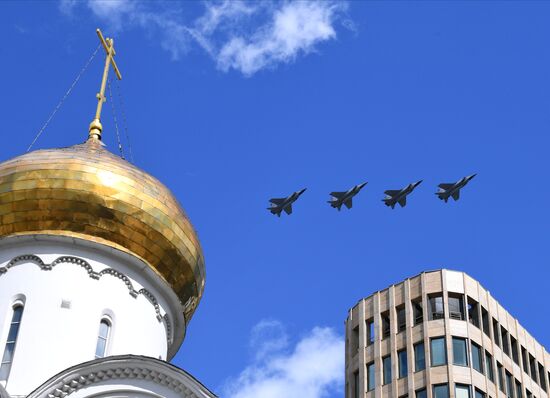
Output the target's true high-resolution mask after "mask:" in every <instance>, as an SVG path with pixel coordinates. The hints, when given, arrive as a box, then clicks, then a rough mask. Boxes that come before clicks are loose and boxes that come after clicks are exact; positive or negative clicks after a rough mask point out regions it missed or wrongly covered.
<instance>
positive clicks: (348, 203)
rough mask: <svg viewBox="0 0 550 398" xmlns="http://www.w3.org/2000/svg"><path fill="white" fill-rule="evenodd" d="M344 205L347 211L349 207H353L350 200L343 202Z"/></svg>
mask: <svg viewBox="0 0 550 398" xmlns="http://www.w3.org/2000/svg"><path fill="white" fill-rule="evenodd" d="M344 204H345V205H346V207H347V208H348V209H351V207H352V206H353V202H352V200H351V198H349V199H348V200H346V201H345V202H344Z"/></svg>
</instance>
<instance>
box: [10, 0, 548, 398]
mask: <svg viewBox="0 0 550 398" xmlns="http://www.w3.org/2000/svg"><path fill="white" fill-rule="evenodd" d="M0 10H1V12H2V15H3V17H4V18H3V19H4V23H3V24H2V25H0V33H1V35H2V37H3V38H4V40H2V43H1V44H0V56H1V57H2V59H3V60H4V62H2V66H1V71H2V75H3V76H5V77H8V78H7V79H6V78H5V79H4V81H3V90H4V95H3V96H2V97H1V98H0V106H1V109H3V111H4V112H3V117H2V121H3V123H4V126H3V137H4V140H3V143H2V144H3V145H2V151H1V153H0V155H1V158H2V159H8V158H10V157H13V156H16V155H18V154H21V153H23V152H24V151H25V150H26V148H27V147H28V145H29V144H30V142H31V141H32V140H33V138H34V136H35V135H36V133H37V132H38V130H39V129H40V127H41V126H42V124H43V123H44V121H45V120H46V119H47V117H48V115H49V113H50V112H51V110H53V108H54V107H55V105H56V104H57V102H58V101H59V99H60V98H61V97H62V96H63V94H64V93H65V91H66V90H67V88H68V87H69V85H70V84H71V83H72V81H73V79H74V77H75V76H76V75H77V73H78V72H79V71H80V69H81V68H82V66H83V64H84V63H85V62H86V60H87V59H88V58H89V56H90V54H91V53H92V52H93V50H94V49H95V48H96V46H97V38H96V36H95V32H94V30H95V28H96V27H98V26H100V27H102V28H103V30H104V32H105V33H106V34H108V35H112V34H114V35H115V47H116V48H117V62H118V65H119V67H120V69H121V71H122V73H123V76H124V79H123V81H122V82H121V83H120V88H121V91H122V94H123V98H124V105H125V113H126V118H127V126H128V133H129V135H130V139H131V142H132V151H133V154H134V158H135V164H136V165H138V166H139V167H141V168H143V169H145V170H147V171H148V172H150V173H151V174H153V175H155V176H156V177H158V178H159V179H160V180H161V181H163V182H164V183H165V184H166V185H168V186H169V187H170V188H171V189H172V190H173V192H174V193H175V195H176V196H177V197H178V198H179V200H180V201H181V203H182V205H183V206H184V207H185V209H186V210H187V212H188V214H189V216H190V218H191V220H192V222H193V224H194V225H195V227H196V229H197V230H198V233H199V236H200V239H201V242H202V245H203V248H204V252H205V257H206V266H207V284H206V291H205V295H204V298H203V300H202V302H201V305H200V306H199V309H198V311H197V313H196V315H195V317H194V319H193V321H192V322H191V325H190V327H189V330H188V335H187V339H186V341H185V343H184V344H183V346H182V348H181V350H180V352H179V353H178V355H177V356H176V358H175V359H174V363H175V364H177V365H178V366H180V367H183V368H185V369H186V370H188V371H189V372H191V373H192V374H193V375H195V376H196V377H197V378H199V379H200V380H201V381H202V382H204V383H205V384H206V385H207V386H209V387H210V388H212V389H213V390H214V391H216V392H218V393H223V392H225V393H226V394H224V395H226V396H233V397H238V398H244V397H248V396H250V395H246V394H247V390H246V388H249V387H250V388H253V387H254V388H256V387H257V384H254V383H256V382H257V383H261V381H262V380H259V379H252V380H250V379H246V377H245V376H243V373H242V372H243V371H245V370H248V371H249V372H248V374H255V373H254V372H256V373H257V374H264V375H265V374H267V375H268V377H269V376H272V378H273V379H274V380H275V381H277V382H279V387H280V388H285V386H286V387H288V386H291V387H292V380H293V373H292V372H293V371H296V370H295V369H294V368H293V365H292V364H296V363H299V360H301V359H303V358H304V356H303V355H306V357H307V354H304V352H306V351H308V350H307V349H306V348H308V347H321V349H325V351H322V352H324V353H328V354H327V355H329V354H330V355H334V353H335V352H336V356H338V354H337V353H338V352H339V351H338V348H339V347H340V345H341V342H342V339H343V337H342V336H343V332H344V331H343V323H344V320H345V318H346V314H347V310H348V309H349V308H350V307H352V306H353V305H354V304H355V303H356V302H357V301H358V300H359V299H360V298H361V297H364V296H367V295H370V294H371V293H372V292H373V291H375V290H379V289H382V288H385V287H386V286H388V285H389V284H392V283H395V282H398V281H401V280H402V279H404V278H406V277H408V276H412V275H415V274H417V273H419V272H421V271H423V270H429V269H436V268H451V269H457V270H462V271H465V272H467V273H469V274H470V275H471V276H473V277H474V278H476V279H478V280H479V281H480V282H481V283H482V284H483V285H484V286H485V287H486V288H487V289H489V290H490V291H491V293H492V294H493V296H494V297H496V299H497V300H499V301H500V303H501V304H502V305H503V306H504V307H505V308H507V309H508V310H509V311H510V312H511V313H512V314H513V315H514V316H515V317H517V318H518V319H519V321H520V323H521V324H522V325H523V326H524V327H526V328H527V330H529V331H530V332H531V334H532V335H533V336H534V337H535V338H537V339H538V340H539V341H540V342H541V343H542V344H544V345H545V346H546V347H549V346H550V335H549V334H548V332H547V331H548V327H549V326H550V323H549V320H548V317H547V316H546V315H547V314H548V310H547V308H546V307H545V304H544V303H546V302H547V301H548V299H549V298H550V296H549V294H548V280H549V278H550V267H549V263H550V253H549V248H550V236H549V231H548V226H549V225H550V207H549V205H548V196H549V195H550V184H549V183H548V181H549V177H550V175H549V170H550V167H549V166H550V158H549V157H548V148H549V147H550V134H549V132H550V96H549V94H548V93H549V92H550V73H549V71H550V50H549V47H548V43H549V39H550V25H549V24H548V23H547V22H548V20H549V19H550V3H547V2H541V1H535V2H527V1H524V2H511V1H506V2H497V1H492V2H475V3H474V2H420V3H413V2H350V3H330V2H323V3H247V4H244V5H243V4H240V7H239V3H231V4H229V5H228V4H224V3H199V2H197V3H174V2H168V3H127V2H124V1H122V2H110V3H102V2H94V1H92V2H88V3H84V2H79V3H73V2H70V1H64V2H35V3H30V2H25V3H22V4H19V3H16V2H3V3H2V4H1V5H0ZM296 21H298V22H300V24H299V25H298V26H300V27H301V28H298V29H294V27H295V26H296V25H295V24H294V25H293V23H295V22H296ZM300 29H302V30H300ZM102 64H103V61H102V58H99V57H97V58H96V59H94V61H93V63H92V64H91V66H90V68H89V69H88V70H87V72H86V73H85V75H84V76H83V77H82V79H81V80H80V82H79V83H78V85H77V86H76V88H75V90H74V91H73V93H72V94H71V96H70V97H69V98H68V100H67V101H66V102H65V104H64V106H63V107H62V109H61V110H60V111H59V112H58V113H57V114H56V116H55V118H54V119H53V120H52V122H51V123H50V125H49V126H48V128H47V130H46V131H45V132H44V134H43V135H42V136H41V137H40V138H39V139H38V141H37V143H36V144H35V147H36V148H47V147H57V146H68V145H72V144H74V143H78V142H81V141H83V140H84V139H85V138H86V134H87V126H88V124H89V122H90V121H91V119H92V116H93V113H94V111H95V93H96V92H97V89H98V88H97V87H98V84H99V79H100V73H101V69H102ZM115 105H117V104H116V103H115ZM119 123H120V125H122V123H121V115H120V112H119ZM103 124H104V137H105V142H106V143H107V144H108V146H109V148H110V149H111V150H112V151H114V152H116V151H117V145H116V138H115V132H114V124H113V118H112V113H111V107H110V104H109V103H107V104H106V106H105V114H104V117H103ZM125 148H126V150H128V148H127V145H126V146H125ZM471 173H478V176H477V177H476V179H474V180H473V181H472V182H471V183H470V184H469V185H468V186H467V187H466V188H465V189H464V191H463V192H462V198H461V199H460V201H459V202H452V203H451V202H450V203H448V204H444V203H443V202H441V201H439V200H438V199H437V198H436V197H435V195H434V192H435V190H436V186H437V184H439V183H440V182H449V181H453V180H457V179H458V178H460V177H462V176H464V175H467V174H471ZM418 179H424V182H423V184H422V185H420V186H419V187H418V188H417V190H416V191H415V192H414V193H413V194H412V195H411V196H410V198H409V203H408V205H407V207H405V208H403V209H401V208H396V209H395V210H393V211H392V210H390V209H389V208H386V207H385V206H384V205H383V203H382V202H381V199H382V198H383V191H384V190H386V189H397V188H400V187H402V186H404V185H406V184H407V183H409V182H412V181H416V180H418ZM363 181H368V182H369V184H368V185H367V186H366V187H365V188H364V189H363V191H362V192H361V193H360V194H359V196H357V197H356V199H355V206H354V208H353V209H352V210H351V211H344V210H343V211H341V212H337V211H335V210H334V209H331V208H330V207H329V206H328V205H327V203H326V201H327V200H328V199H329V197H328V192H330V191H335V190H336V191H340V190H346V189H348V188H350V187H351V186H352V185H354V184H357V183H359V182H363ZM303 187H307V188H308V190H307V192H306V193H305V194H304V195H303V196H302V198H301V199H300V201H299V202H297V203H296V205H295V209H294V214H293V215H292V216H291V217H281V218H280V219H279V218H277V217H274V216H272V215H271V214H269V212H267V211H266V210H265V208H266V207H267V205H268V203H267V199H269V198H271V197H279V196H284V195H287V194H290V193H291V192H293V191H295V190H297V189H300V188H303ZM274 358H275V359H279V362H277V363H278V364H279V365H280V364H281V363H282V364H284V366H283V368H284V369H283V370H281V369H280V368H277V365H274V361H273V359H274ZM342 358H343V351H342ZM316 359H319V358H316V357H310V358H309V360H316ZM285 361H286V362H285ZM287 365H288V366H287ZM289 369H290V370H289ZM335 369H336V370H335ZM335 369H321V370H320V373H322V374H320V375H319V376H318V378H313V379H308V380H309V382H311V385H322V386H324V387H322V389H320V390H319V389H317V390H316V389H315V388H313V387H311V385H307V386H305V387H304V386H301V387H304V388H310V387H311V388H313V390H311V389H309V390H307V391H308V393H307V394H309V395H307V396H308V397H312V398H317V397H338V396H341V391H339V387H338V386H339V385H341V383H342V380H343V373H342V374H339V373H338V371H339V364H338V363H337V364H336V368H335ZM335 371H336V376H335ZM323 372H325V373H323ZM243 377H244V378H243ZM228 386H229V387H228ZM243 386H244V387H243ZM251 386H252V387H251ZM294 387H295V386H294ZM239 388H240V390H239ZM248 391H251V390H248ZM280 391H282V390H280ZM231 394H232V395H231ZM264 396H265V397H267V395H264ZM273 396H277V395H273ZM279 396H280V395H279ZM286 396H287V397H291V395H289V394H287V395H286ZM305 396H306V395H305V394H304V395H302V397H305ZM268 398H269V397H268Z"/></svg>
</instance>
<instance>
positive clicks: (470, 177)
mask: <svg viewBox="0 0 550 398" xmlns="http://www.w3.org/2000/svg"><path fill="white" fill-rule="evenodd" d="M476 175H477V173H475V174H472V175H471V176H468V180H471V179H472V178H474V177H475V176H476Z"/></svg>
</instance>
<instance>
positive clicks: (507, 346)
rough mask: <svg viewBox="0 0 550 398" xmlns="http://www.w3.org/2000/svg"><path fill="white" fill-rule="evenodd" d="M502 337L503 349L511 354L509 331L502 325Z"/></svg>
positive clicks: (507, 353)
mask: <svg viewBox="0 0 550 398" xmlns="http://www.w3.org/2000/svg"><path fill="white" fill-rule="evenodd" d="M500 337H501V339H502V351H504V353H505V354H506V355H508V356H510V342H509V341H508V332H507V331H506V329H504V328H503V327H502V326H501V327H500Z"/></svg>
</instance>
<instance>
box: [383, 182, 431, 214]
mask: <svg viewBox="0 0 550 398" xmlns="http://www.w3.org/2000/svg"><path fill="white" fill-rule="evenodd" d="M421 182H422V180H420V181H417V182H413V183H412V184H409V185H407V186H406V187H405V188H403V189H397V190H392V189H389V190H387V191H384V193H385V194H386V197H385V198H384V199H382V201H383V202H384V204H385V205H386V206H390V207H391V208H392V209H393V208H394V207H395V205H396V204H397V203H399V206H401V207H405V206H406V205H407V196H408V195H409V194H411V193H412V191H414V189H415V188H416V187H417V186H419V185H420V183H421Z"/></svg>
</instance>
